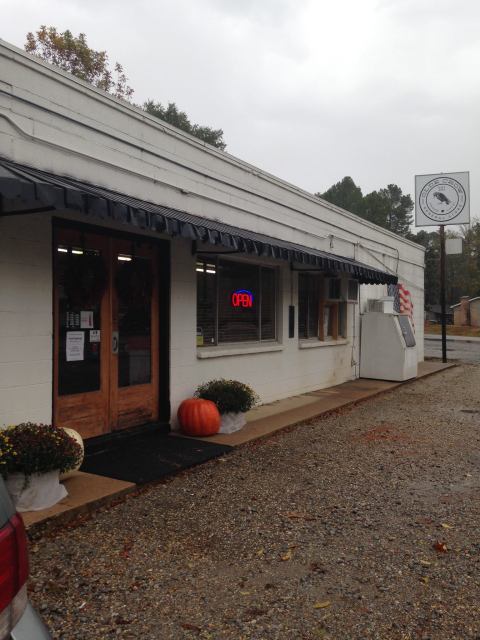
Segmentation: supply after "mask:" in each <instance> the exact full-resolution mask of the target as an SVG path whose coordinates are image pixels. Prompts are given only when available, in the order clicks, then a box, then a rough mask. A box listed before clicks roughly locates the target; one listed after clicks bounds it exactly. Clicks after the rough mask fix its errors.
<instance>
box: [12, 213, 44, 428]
mask: <svg viewBox="0 0 480 640" xmlns="http://www.w3.org/2000/svg"><path fill="white" fill-rule="evenodd" d="M51 405H52V268H51V227H50V220H49V218H48V216H47V220H45V217H43V218H42V215H41V214H35V215H26V216H23V217H20V218H18V217H11V218H8V217H7V218H0V427H2V426H5V425H8V424H16V423H19V422H24V421H28V420H32V421H37V422H47V423H49V422H50V421H51Z"/></svg>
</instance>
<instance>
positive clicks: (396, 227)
mask: <svg viewBox="0 0 480 640" xmlns="http://www.w3.org/2000/svg"><path fill="white" fill-rule="evenodd" d="M315 195H317V196H318V197H320V198H324V199H325V200H328V202H331V203H332V204H336V205H338V206H339V207H343V208H344V209H346V210H347V211H350V212H351V213H355V214H356V215H357V216H360V217H361V218H364V219H365V220H369V221H370V222H373V223H375V224H378V225H379V226H381V227H384V228H385V229H389V230H390V231H393V232H394V233H398V234H399V235H401V236H406V235H408V233H409V229H410V225H411V223H412V211H413V200H412V198H411V197H410V196H409V195H403V193H402V190H401V189H400V187H399V186H397V185H396V184H389V185H388V186H387V187H386V189H380V190H379V191H372V192H371V193H367V195H365V196H364V195H363V194H362V190H361V189H360V187H357V185H356V184H355V182H354V181H353V180H352V178H351V177H350V176H345V178H343V180H341V181H340V182H337V183H336V184H334V185H333V186H331V187H330V188H329V189H327V191H325V193H322V194H320V193H317V194H315Z"/></svg>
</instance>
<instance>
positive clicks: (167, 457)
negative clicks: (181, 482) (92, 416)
mask: <svg viewBox="0 0 480 640" xmlns="http://www.w3.org/2000/svg"><path fill="white" fill-rule="evenodd" d="M231 449H232V447H228V446H225V445H219V444H214V443H211V442H204V441H202V440H193V439H189V438H182V437H178V436H171V435H170V436H169V435H165V434H162V433H158V432H154V433H144V434H140V435H133V436H131V437H125V438H122V439H119V440H118V441H114V442H110V443H109V444H108V446H107V447H106V448H105V449H102V450H99V451H93V452H91V453H87V454H86V456H85V460H84V461H83V464H82V467H81V469H80V471H85V472H86V473H95V474H96V475H99V476H107V477H109V478H115V479H116V480H125V481H126V482H135V483H136V484H144V483H146V482H154V481H155V480H160V479H161V478H164V477H165V476H169V475H171V474H173V473H178V471H181V470H182V469H187V468H188V467H193V466H195V465H196V464H201V463H202V462H206V461H207V460H211V459H212V458H217V457H218V456H221V455H223V454H224V453H228V452H229V451H231Z"/></svg>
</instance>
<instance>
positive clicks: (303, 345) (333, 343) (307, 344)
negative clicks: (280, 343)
mask: <svg viewBox="0 0 480 640" xmlns="http://www.w3.org/2000/svg"><path fill="white" fill-rule="evenodd" d="M345 344H348V340H347V338H340V339H339V340H316V339H313V340H302V341H301V342H299V343H298V348H299V349H317V348H318V347H339V346H341V345H345Z"/></svg>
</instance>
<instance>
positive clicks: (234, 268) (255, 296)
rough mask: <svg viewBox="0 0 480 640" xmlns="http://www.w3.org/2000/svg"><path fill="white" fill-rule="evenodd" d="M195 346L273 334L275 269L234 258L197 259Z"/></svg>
mask: <svg viewBox="0 0 480 640" xmlns="http://www.w3.org/2000/svg"><path fill="white" fill-rule="evenodd" d="M196 271H197V346H199V347H205V346H209V345H214V344H222V343H229V342H257V341H260V340H275V338H276V272H275V269H272V268H270V267H261V266H258V265H252V264H247V263H243V262H235V261H233V260H220V259H219V260H215V261H214V260H205V261H203V260H202V261H199V262H197V266H196Z"/></svg>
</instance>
